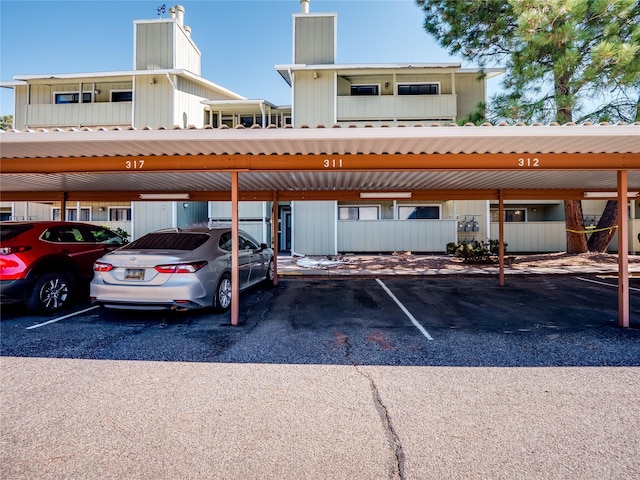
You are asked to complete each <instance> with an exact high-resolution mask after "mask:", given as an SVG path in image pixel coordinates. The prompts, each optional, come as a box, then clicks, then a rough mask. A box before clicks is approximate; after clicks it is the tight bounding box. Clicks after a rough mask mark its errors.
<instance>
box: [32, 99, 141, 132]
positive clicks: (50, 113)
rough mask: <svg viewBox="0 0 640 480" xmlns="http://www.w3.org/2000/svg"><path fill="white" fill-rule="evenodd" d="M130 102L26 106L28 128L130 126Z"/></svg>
mask: <svg viewBox="0 0 640 480" xmlns="http://www.w3.org/2000/svg"><path fill="white" fill-rule="evenodd" d="M132 105H133V103H132V102H99V103H74V104H65V105H55V104H47V105H27V106H26V109H27V117H26V119H27V121H26V124H27V126H28V127H30V128H33V127H43V128H48V127H69V126H89V127H90V126H98V125H101V126H102V125H104V126H107V125H131V111H132Z"/></svg>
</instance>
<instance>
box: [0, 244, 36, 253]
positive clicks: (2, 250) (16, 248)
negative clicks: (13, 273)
mask: <svg viewBox="0 0 640 480" xmlns="http://www.w3.org/2000/svg"><path fill="white" fill-rule="evenodd" d="M28 250H31V247H20V246H14V247H0V255H11V254H12V253H22V252H26V251H28Z"/></svg>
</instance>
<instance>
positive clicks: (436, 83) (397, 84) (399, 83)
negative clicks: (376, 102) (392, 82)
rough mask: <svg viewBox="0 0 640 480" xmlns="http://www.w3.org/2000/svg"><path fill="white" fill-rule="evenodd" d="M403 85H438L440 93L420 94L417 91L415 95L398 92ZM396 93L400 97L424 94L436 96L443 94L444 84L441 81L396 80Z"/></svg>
mask: <svg viewBox="0 0 640 480" xmlns="http://www.w3.org/2000/svg"><path fill="white" fill-rule="evenodd" d="M401 85H436V86H437V87H438V93H436V94H435V95H432V94H420V93H417V94H415V95H400V94H399V93H398V92H399V90H400V86H401ZM395 94H396V95H397V96H400V97H412V96H416V97H417V96H422V95H429V96H434V97H435V96H436V95H441V94H442V85H441V82H396V91H395Z"/></svg>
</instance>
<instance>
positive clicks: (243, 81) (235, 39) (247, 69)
mask: <svg viewBox="0 0 640 480" xmlns="http://www.w3.org/2000/svg"><path fill="white" fill-rule="evenodd" d="M163 3H164V4H165V5H166V13H164V14H162V17H168V16H169V13H168V10H169V7H171V6H173V5H175V4H177V3H180V4H181V5H183V6H184V7H185V17H184V23H185V24H186V25H188V26H190V27H191V29H192V38H193V39H194V41H195V42H196V45H198V48H199V49H200V51H201V53H202V76H203V77H205V78H207V79H208V80H211V81H213V82H215V83H217V84H219V85H222V86H224V87H226V88H228V89H230V90H232V91H234V92H236V93H239V94H240V95H243V96H245V97H247V98H264V99H266V100H269V101H271V102H273V103H275V104H290V103H291V92H290V88H289V86H288V85H287V84H286V83H285V82H284V80H283V79H282V78H281V77H280V75H279V74H278V73H277V72H276V71H275V69H274V65H278V64H288V63H291V62H292V52H291V40H292V19H291V16H292V14H294V13H299V12H300V3H299V0H253V1H252V0H199V1H187V0H185V1H181V2H178V1H175V2H164V1H163V0H155V1H148V0H144V1H135V0H127V1H105V0H77V1H53V0H41V1H30V0H17V1H16V0H1V1H0V80H2V81H8V80H11V79H12V78H13V76H14V75H17V74H47V73H79V72H102V71H114V70H132V69H133V21H134V20H141V19H154V18H159V17H158V13H157V9H158V7H159V6H161V5H162V4H163ZM310 11H311V12H336V13H337V14H338V58H337V63H395V62H415V63H433V62H435V63H438V62H460V63H463V62H462V60H461V59H460V58H455V57H451V56H449V55H448V54H447V52H446V51H445V50H444V49H442V48H441V47H439V46H438V45H437V43H436V42H435V40H433V39H432V38H431V37H430V36H429V35H427V33H426V32H425V31H424V29H423V28H422V19H423V15H422V11H421V10H420V9H419V8H418V7H417V6H416V4H415V2H414V0H339V1H329V0H311V7H310ZM463 65H464V63H463ZM464 66H473V65H464ZM493 82H496V80H493ZM0 95H1V96H0V115H6V114H10V113H13V95H12V91H11V90H9V89H5V88H2V89H0Z"/></svg>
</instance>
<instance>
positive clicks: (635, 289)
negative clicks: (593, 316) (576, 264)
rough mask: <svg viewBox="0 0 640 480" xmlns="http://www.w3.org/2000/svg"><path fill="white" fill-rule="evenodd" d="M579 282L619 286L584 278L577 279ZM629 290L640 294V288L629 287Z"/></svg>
mask: <svg viewBox="0 0 640 480" xmlns="http://www.w3.org/2000/svg"><path fill="white" fill-rule="evenodd" d="M576 278H577V279H578V280H582V281H583V282H590V283H597V284H598V285H604V286H606V287H613V288H618V284H617V283H616V284H612V283H607V282H600V281H598V280H592V279H591V278H583V277H576ZM629 290H632V291H634V292H640V288H634V287H629Z"/></svg>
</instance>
